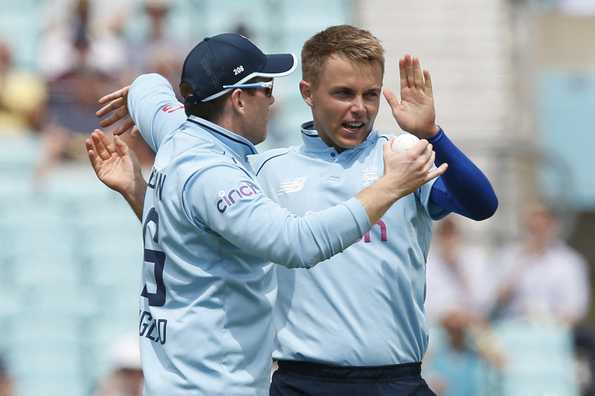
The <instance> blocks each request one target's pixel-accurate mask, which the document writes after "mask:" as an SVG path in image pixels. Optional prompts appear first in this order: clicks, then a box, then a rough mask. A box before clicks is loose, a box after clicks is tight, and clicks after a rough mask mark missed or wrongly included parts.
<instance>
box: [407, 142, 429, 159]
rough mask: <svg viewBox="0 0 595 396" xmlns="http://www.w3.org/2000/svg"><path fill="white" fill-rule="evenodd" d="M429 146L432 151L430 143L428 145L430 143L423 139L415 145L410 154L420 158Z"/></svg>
mask: <svg viewBox="0 0 595 396" xmlns="http://www.w3.org/2000/svg"><path fill="white" fill-rule="evenodd" d="M428 145H429V146H430V149H431V146H432V145H431V144H430V143H428V141H427V140H426V139H421V140H420V141H419V142H417V143H415V146H413V147H411V148H410V149H409V152H410V153H411V155H412V156H414V157H419V156H420V155H422V154H423V153H424V151H426V150H427V148H428Z"/></svg>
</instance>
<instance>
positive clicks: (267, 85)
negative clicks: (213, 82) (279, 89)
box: [223, 80, 273, 97]
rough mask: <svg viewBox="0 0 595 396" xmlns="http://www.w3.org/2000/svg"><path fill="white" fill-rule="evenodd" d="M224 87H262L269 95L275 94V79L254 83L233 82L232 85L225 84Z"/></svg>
mask: <svg viewBox="0 0 595 396" xmlns="http://www.w3.org/2000/svg"><path fill="white" fill-rule="evenodd" d="M223 88H224V89H236V88H239V89H262V90H263V91H264V94H265V95H266V96H268V97H271V96H273V80H271V81H260V82H254V83H244V84H232V85H224V86H223Z"/></svg>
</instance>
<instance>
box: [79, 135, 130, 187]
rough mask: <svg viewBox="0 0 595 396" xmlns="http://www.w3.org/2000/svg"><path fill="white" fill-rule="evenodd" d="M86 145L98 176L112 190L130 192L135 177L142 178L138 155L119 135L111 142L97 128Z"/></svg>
mask: <svg viewBox="0 0 595 396" xmlns="http://www.w3.org/2000/svg"><path fill="white" fill-rule="evenodd" d="M85 146H86V147H87V154H88V155H89V160H90V161H91V165H92V166H93V170H94V171H95V174H96V175H97V178H98V179H99V180H101V182H102V183H103V184H105V185H106V186H108V187H109V188H111V189H112V190H115V191H117V192H119V193H122V194H126V193H130V191H132V190H133V189H134V187H135V186H134V183H135V179H137V178H138V177H139V176H140V177H141V178H142V173H141V167H140V165H139V163H138V160H137V159H136V156H135V155H134V153H133V152H132V151H130V150H129V149H128V146H127V145H126V143H124V142H123V141H122V139H120V138H119V137H118V136H114V139H113V142H111V141H110V139H109V138H108V137H107V136H106V135H105V134H104V133H103V132H102V131H101V130H99V129H96V130H95V131H94V132H93V133H91V136H90V137H89V138H87V140H86V141H85Z"/></svg>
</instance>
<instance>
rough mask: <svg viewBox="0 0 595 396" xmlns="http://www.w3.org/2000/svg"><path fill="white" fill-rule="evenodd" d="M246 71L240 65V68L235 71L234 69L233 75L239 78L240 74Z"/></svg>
mask: <svg viewBox="0 0 595 396" xmlns="http://www.w3.org/2000/svg"><path fill="white" fill-rule="evenodd" d="M243 71H244V66H242V65H240V66H238V67H236V68H235V69H233V75H234V76H237V75H238V74H240V73H242V72H243Z"/></svg>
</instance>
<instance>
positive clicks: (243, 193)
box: [217, 180, 260, 213]
mask: <svg viewBox="0 0 595 396" xmlns="http://www.w3.org/2000/svg"><path fill="white" fill-rule="evenodd" d="M258 194H260V188H259V187H258V186H257V185H256V184H254V183H252V182H250V181H247V180H246V181H243V182H242V183H240V185H239V186H238V188H233V189H231V190H229V192H226V191H220V192H219V198H220V199H219V200H218V201H217V210H218V211H219V212H221V213H223V212H225V211H226V210H227V208H229V207H230V206H233V205H234V204H235V203H236V202H238V201H240V200H242V199H244V198H252V197H254V196H256V195H258Z"/></svg>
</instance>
